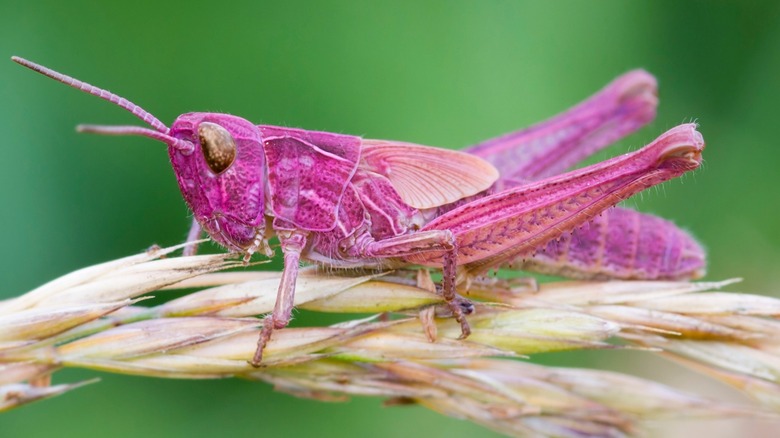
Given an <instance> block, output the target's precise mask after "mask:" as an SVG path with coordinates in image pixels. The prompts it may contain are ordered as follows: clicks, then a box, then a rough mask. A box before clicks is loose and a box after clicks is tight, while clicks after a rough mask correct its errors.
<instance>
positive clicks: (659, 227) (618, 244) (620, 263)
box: [504, 208, 705, 280]
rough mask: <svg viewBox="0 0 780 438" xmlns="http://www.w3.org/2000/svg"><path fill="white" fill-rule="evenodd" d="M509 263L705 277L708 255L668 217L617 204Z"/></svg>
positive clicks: (587, 272)
mask: <svg viewBox="0 0 780 438" xmlns="http://www.w3.org/2000/svg"><path fill="white" fill-rule="evenodd" d="M504 267H507V268H510V269H521V270H529V271H534V272H540V273H544V274H551V275H560V276H564V277H569V278H580V279H607V278H616V279H627V280H628V279H634V280H640V279H641V280H660V279H669V280H672V279H674V280H678V279H694V278H699V277H701V276H703V275H704V269H705V253H704V250H703V249H702V247H701V245H699V243H698V242H696V241H695V240H694V239H693V238H692V237H691V236H690V235H688V234H687V233H686V232H684V231H682V230H680V229H679V228H678V227H676V226H675V225H674V224H673V223H671V222H669V221H667V220H664V219H661V218H659V217H656V216H651V215H648V214H642V213H638V212H636V211H633V210H627V209H622V208H613V209H610V210H607V211H605V212H604V213H603V214H601V215H600V216H597V217H595V218H594V219H592V220H591V221H590V222H588V223H587V224H586V225H584V226H583V227H581V228H578V229H576V230H575V231H573V232H571V233H566V234H564V235H563V236H562V237H561V238H560V239H559V240H557V241H553V242H550V243H549V244H547V246H546V247H544V249H542V250H540V251H538V252H537V253H536V254H535V255H534V256H533V257H526V258H525V259H523V258H520V257H518V258H517V259H515V260H513V261H512V262H511V263H508V264H507V265H506V266H504Z"/></svg>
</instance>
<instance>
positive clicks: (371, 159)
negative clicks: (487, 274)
mask: <svg viewBox="0 0 780 438" xmlns="http://www.w3.org/2000/svg"><path fill="white" fill-rule="evenodd" d="M362 166H363V167H365V168H367V169H369V170H372V171H374V172H376V173H379V174H381V175H384V176H385V177H387V179H389V180H390V183H391V184H392V185H393V188H395V190H396V191H397V192H398V195H399V196H401V199H403V201H404V202H405V203H406V204H408V205H410V206H411V207H414V208H418V209H426V208H434V207H438V206H441V205H445V204H449V203H451V202H455V201H457V200H459V199H462V198H465V197H468V196H472V195H476V194H477V193H479V192H481V191H483V190H486V189H487V188H489V187H490V186H491V185H492V184H493V183H494V182H496V180H497V179H498V170H496V168H495V167H493V165H492V164H490V163H488V162H487V161H485V160H483V159H481V158H478V157H476V156H474V155H470V154H466V153H463V152H458V151H451V150H448V149H440V148H434V147H429V146H420V145H416V144H411V143H402V142H394V141H385V140H363V150H362Z"/></svg>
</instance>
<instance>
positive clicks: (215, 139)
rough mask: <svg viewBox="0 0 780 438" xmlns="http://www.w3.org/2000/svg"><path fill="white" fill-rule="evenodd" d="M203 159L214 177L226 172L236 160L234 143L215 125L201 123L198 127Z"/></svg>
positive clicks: (227, 133) (224, 130)
mask: <svg viewBox="0 0 780 438" xmlns="http://www.w3.org/2000/svg"><path fill="white" fill-rule="evenodd" d="M198 137H199V138H200V145H201V149H202V150H203V157H204V158H205V159H206V164H208V165H209V169H211V171H212V172H214V173H215V174H216V175H219V174H220V173H222V172H224V171H226V170H227V169H228V167H230V165H231V164H233V161H235V159H236V142H235V141H234V140H233V136H232V135H230V133H229V132H228V131H227V129H225V128H223V127H221V126H219V125H217V124H216V123H210V122H202V123H201V124H200V125H198Z"/></svg>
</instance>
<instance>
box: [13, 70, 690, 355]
mask: <svg viewBox="0 0 780 438" xmlns="http://www.w3.org/2000/svg"><path fill="white" fill-rule="evenodd" d="M14 60H15V61H16V62H19V63H20V64H23V65H25V66H27V67H29V68H32V69H33V70H36V71H38V72H41V73H43V74H45V75H47V76H50V77H52V78H54V79H57V80H59V81H61V82H64V83H66V84H68V85H71V86H74V87H76V88H79V89H82V90H84V91H87V92H89V93H91V94H95V95H97V96H100V97H102V98H104V99H106V100H109V101H111V102H114V103H116V104H117V105H119V106H121V107H123V108H125V109H127V110H128V111H131V112H132V113H133V114H135V115H136V116H138V117H139V118H141V119H142V120H143V121H145V122H146V123H148V124H149V125H151V127H152V128H154V129H148V128H142V127H135V126H116V127H111V126H109V127H106V126H83V127H81V129H82V130H83V131H88V132H96V133H103V134H115V135H126V134H136V135H144V136H147V137H151V138H154V139H157V140H161V141H163V142H165V143H166V144H168V146H169V154H170V158H171V163H172V165H173V169H174V172H175V174H176V179H177V181H178V184H179V187H180V189H181V191H182V194H183V196H184V199H185V201H186V202H187V204H188V205H189V207H190V208H191V209H192V211H193V212H194V214H195V220H196V222H195V224H194V226H193V230H192V231H191V233H190V239H195V238H197V236H198V235H199V234H200V227H202V228H203V229H205V231H206V232H208V234H209V235H210V236H211V237H212V238H213V239H214V240H215V241H217V242H218V243H220V244H222V245H223V246H225V247H226V248H228V249H230V250H232V251H237V252H242V253H244V254H245V257H246V259H247V260H248V258H249V256H251V255H252V254H253V253H254V252H257V251H260V252H262V253H265V254H266V255H269V256H270V255H271V254H272V253H273V252H272V251H271V250H270V248H269V247H268V239H269V238H271V237H273V236H277V237H278V238H279V241H280V244H281V249H282V252H283V253H284V263H285V268H284V272H283V275H282V280H281V282H280V286H279V292H278V297H277V302H276V307H275V309H274V312H273V314H272V315H270V316H269V317H268V318H266V319H265V322H264V330H263V334H262V335H261V338H260V340H259V342H258V351H257V354H256V355H255V357H254V359H253V360H252V363H253V364H255V365H257V364H259V363H260V360H261V358H262V350H263V348H264V346H265V344H266V342H267V341H268V339H269V338H270V336H271V332H272V331H273V329H274V328H281V327H284V326H285V325H287V323H288V321H289V319H290V313H291V310H292V307H293V295H294V290H295V282H296V278H297V271H298V264H299V261H300V259H301V258H304V259H308V260H312V261H316V262H319V263H325V264H328V265H331V266H336V267H350V266H361V267H399V266H407V265H410V264H417V265H423V266H430V267H441V268H442V270H443V281H442V293H443V295H444V298H445V299H446V301H447V303H448V304H449V306H450V309H451V310H452V313H453V314H454V316H455V318H456V319H457V320H458V321H459V322H460V323H461V326H462V328H463V335H464V336H466V335H468V333H469V328H468V324H467V323H466V320H465V318H464V316H463V308H462V307H461V306H460V303H459V302H458V301H457V300H456V295H455V287H456V285H457V284H461V285H464V287H467V285H468V279H469V278H472V277H473V276H477V275H482V274H484V273H485V272H486V271H488V270H490V269H496V268H499V267H507V266H508V267H522V268H529V267H530V268H534V269H536V270H539V271H542V272H547V273H557V274H563V275H570V276H575V277H618V278H646V279H656V278H691V277H696V276H699V275H701V273H702V271H703V267H704V252H703V251H702V249H701V247H700V246H699V245H698V244H697V243H696V242H695V241H694V240H693V239H692V238H691V237H690V236H688V235H687V234H686V233H684V232H682V231H680V230H679V229H678V228H676V227H675V226H674V225H673V224H671V223H670V222H667V221H664V220H662V219H658V218H654V217H652V216H648V215H643V214H640V213H637V212H633V211H630V210H620V209H614V210H610V207H612V206H614V205H615V204H617V203H619V202H620V201H622V200H623V199H625V198H627V197H629V196H632V195H633V194H635V193H637V192H640V191H642V190H644V189H646V188H648V187H651V186H653V185H656V184H659V183H662V182H664V181H666V180H669V179H671V178H674V177H677V176H679V175H681V174H683V173H685V172H687V171H689V170H693V169H695V168H697V167H698V166H699V165H700V163H701V152H702V150H703V148H704V141H703V139H702V137H701V135H700V134H699V133H698V132H697V131H696V126H695V125H693V124H688V125H680V126H678V127H676V128H673V129H671V130H669V131H668V132H666V133H665V134H663V135H661V136H660V137H659V138H658V139H656V140H655V141H654V142H652V143H650V144H649V145H647V146H646V147H644V148H642V149H640V150H637V151H636V152H633V153H630V154H625V155H623V156H620V157H616V158H613V159H611V160H608V161H605V162H602V163H598V164H595V165H592V166H588V167H586V168H583V169H579V170H575V171H571V172H568V173H561V172H563V170H564V169H566V168H568V167H569V166H571V165H572V164H574V163H576V162H578V161H579V160H581V159H582V158H585V157H586V156H588V155H590V154H592V153H593V152H595V151H597V150H599V149H601V148H603V147H604V146H606V145H608V144H609V143H610V142H612V141H614V140H616V139H618V138H620V137H622V136H624V135H626V134H628V133H630V132H632V131H634V130H636V129H637V128H639V127H641V126H642V125H644V124H645V123H647V122H648V121H649V120H651V119H652V118H653V116H654V115H655V107H656V104H657V100H656V98H655V87H656V84H655V80H654V79H653V78H652V76H650V75H649V74H647V73H645V72H642V71H634V72H629V73H628V74H626V75H623V76H622V77H620V78H618V79H617V80H615V81H613V82H612V83H611V84H609V85H608V86H607V87H605V88H604V89H603V90H602V91H600V92H599V93H597V94H596V95H594V96H593V97H591V98H590V99H588V100H586V101H584V102H583V103H581V104H580V105H578V106H576V107H574V108H573V109H571V110H569V111H568V112H566V113H563V114H561V115H559V116H557V117H554V118H552V119H550V120H548V121H546V122H544V123H541V124H539V125H537V126H534V127H531V128H529V129H526V130H523V131H518V132H514V133H511V134H507V135H505V136H501V137H498V138H495V139H492V140H488V141H486V142H484V143H481V144H479V145H476V146H474V147H472V148H470V149H468V150H467V152H469V153H464V152H455V151H450V150H445V149H437V148H430V147H425V146H419V145H414V144H409V143H402V142H396V141H382V140H365V139H361V138H360V137H355V136H349V135H340V134H332V133H327V132H317V131H307V130H301V129H290V128H281V127H275V126H266V125H259V126H257V125H254V124H252V123H251V122H249V121H247V120H245V119H242V118H240V117H236V116H231V115H226V114H217V113H187V114H183V115H181V116H180V117H178V118H177V119H176V121H174V123H173V125H172V126H171V128H170V129H169V128H167V127H166V126H165V125H164V124H163V123H162V122H160V121H159V120H157V119H156V118H154V116H152V115H151V114H149V113H147V112H146V111H144V110H142V109H141V108H139V107H137V106H136V105H134V104H132V103H131V102H129V101H127V100H125V99H123V98H120V97H119V96H117V95H114V94H112V93H109V92H107V91H105V90H102V89H99V88H96V87H93V86H91V85H89V84H86V83H83V82H81V81H78V80H76V79H73V78H71V77H68V76H65V75H62V74H60V73H57V72H54V71H52V70H49V69H47V68H45V67H42V66H40V65H37V64H34V63H31V62H29V61H26V60H22V59H20V58H14ZM602 213H605V214H604V215H602V216H599V215H601V214H602ZM534 254H538V255H537V257H536V258H533V256H534Z"/></svg>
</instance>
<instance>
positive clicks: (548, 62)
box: [0, 0, 780, 437]
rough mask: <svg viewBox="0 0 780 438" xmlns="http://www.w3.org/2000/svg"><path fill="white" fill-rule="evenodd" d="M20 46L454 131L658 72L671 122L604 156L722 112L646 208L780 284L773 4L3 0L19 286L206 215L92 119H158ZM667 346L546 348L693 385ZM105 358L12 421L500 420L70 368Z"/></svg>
mask: <svg viewBox="0 0 780 438" xmlns="http://www.w3.org/2000/svg"><path fill="white" fill-rule="evenodd" d="M11 55H20V56H24V57H27V58H29V59H32V60H35V61H37V62H40V63H43V64H45V65H47V66H49V67H52V68H54V69H57V70H59V71H62V72H64V73H67V74H70V75H73V76H75V77H78V78H80V79H83V80H86V81H88V82H91V83H93V84H96V85H99V86H102V87H106V88H108V89H110V90H112V91H114V92H117V93H119V94H121V95H122V96H124V97H127V98H129V99H131V100H132V101H134V102H136V103H138V104H140V105H142V106H143V107H144V108H146V109H147V110H149V111H150V112H152V113H154V114H155V115H156V116H157V117H158V118H160V119H161V120H163V121H164V122H166V123H170V122H171V121H173V119H174V118H175V117H176V116H177V115H178V114H180V113H183V112H187V111H218V112H229V113H232V114H236V115H241V116H243V117H245V118H247V119H249V120H253V121H256V122H257V123H265V124H279V125H286V126H296V127H304V128H309V129H318V130H327V131H334V132H341V133H351V134H358V135H364V136H367V137H373V138H392V139H399V140H406V141H412V142H417V143H422V144H429V145H436V146H447V147H453V148H461V147H464V146H466V145H469V144H472V143H475V142H477V141H479V140H482V139H485V138H488V137H491V136H495V135H497V134H501V133H504V132H507V131H510V130H514V129H516V128H519V127H522V126H526V125H529V124H532V123H534V122H536V121H539V120H542V119H543V118H546V117H549V116H551V115H553V114H555V113H557V112H559V111H562V110H564V109H566V108H567V107H568V106H570V105H572V104H574V103H576V102H578V101H579V100H581V99H583V98H585V97H586V96H588V95H590V94H591V93H593V92H595V91H596V90H597V89H599V88H600V87H602V86H603V85H604V84H606V83H607V82H609V81H610V80H611V79H612V78H613V77H615V76H617V75H619V74H621V73H623V72H625V71H627V70H629V69H633V68H637V67H642V68H645V69H647V70H649V71H650V72H652V73H654V74H655V75H656V76H657V77H658V79H659V82H660V91H661V92H660V97H661V105H660V110H659V114H658V118H657V120H656V121H655V122H654V123H652V124H651V125H650V126H649V127H647V128H645V129H643V130H642V131H640V132H639V133H637V134H635V135H633V136H631V137H629V138H628V139H626V140H624V141H622V142H620V143H619V144H617V145H616V146H615V147H613V148H611V149H609V150H608V151H606V152H605V153H604V154H602V155H601V157H607V156H612V155H616V154H619V153H623V152H625V151H627V150H633V149H636V148H638V147H640V146H641V145H643V144H645V143H647V142H649V141H650V140H652V139H653V138H655V137H656V136H657V135H658V134H660V133H661V132H663V131H665V130H666V129H668V128H670V127H672V126H674V125H677V124H679V123H682V122H689V121H691V120H695V121H697V122H698V123H700V125H701V131H702V132H703V134H704V136H705V139H706V140H707V150H706V151H705V160H706V161H705V165H704V167H703V169H701V170H699V171H697V172H696V173H695V174H694V175H689V176H686V177H684V178H682V179H681V180H680V181H674V182H671V183H667V184H665V185H664V186H663V187H662V188H660V189H656V190H650V191H649V192H648V193H647V194H645V195H643V196H641V198H639V199H637V200H634V201H631V205H633V206H636V208H638V209H640V210H643V211H648V212H653V213H657V214H660V215H662V216H664V217H667V218H670V219H673V220H675V221H676V222H677V223H678V224H680V225H681V226H683V227H685V228H688V229H690V230H692V231H693V233H694V234H695V235H696V236H698V238H699V239H700V240H701V241H702V242H703V243H704V245H705V246H706V247H707V248H708V250H709V253H710V268H709V274H708V278H709V279H723V278H729V277H744V279H745V280H744V282H743V283H742V284H740V285H738V286H736V287H734V288H732V289H733V290H745V291H750V292H760V293H767V294H777V293H778V292H780V287H779V286H780V269H778V265H779V262H780V227H778V213H780V202H778V199H779V198H780V197H779V196H778V190H779V189H778V184H779V183H780V175H779V171H778V166H779V165H780V142H779V141H778V126H779V123H780V122H778V119H779V118H780V112H779V111H778V109H777V108H778V102H780V3H778V2H776V1H773V0H769V1H758V0H755V1H751V2H723V1H685V2H682V1H675V0H667V1H652V2H650V1H632V2H627V1H591V2H583V1H576V0H569V1H556V2H528V1H518V0H515V1H508V0H507V1H468V0H439V1H419V0H417V1H410V0H403V1H392V2H364V1H359V0H340V1H330V2H314V1H284V2H280V1H257V0H254V1H243V2H231V1H222V2H213V1H200V0H191V1H187V2H175V1H171V2H159V1H149V0H139V1H135V2H121V3H119V2H117V3H109V2H99V1H86V0H71V1H67V2H61V1H54V0H51V1H15V0H0V132H1V133H2V134H3V136H2V142H0V151H2V153H0V157H2V159H1V160H0V161H1V162H2V166H0V229H2V230H3V235H2V245H0V248H1V250H0V251H1V252H0V279H1V280H2V283H0V284H1V286H0V297H11V296H15V295H18V294H21V293H23V292H24V291H26V290H29V289H30V288H33V287H35V286H37V285H39V284H41V283H43V282H45V281H47V280H49V279H52V278H54V277H55V276H58V275H61V274H64V273H66V272H69V271H71V270H74V269H76V268H79V267H83V266H86V265H90V264H93V263H97V262H101V261H105V260H108V259H113V258H117V257H121V256H125V255H129V254H132V253H136V252H138V251H141V250H143V249H145V248H147V247H148V246H149V245H151V244H153V243H157V244H160V245H170V244H175V243H179V242H181V241H182V240H183V239H184V237H185V235H186V232H187V229H188V227H189V220H190V219H189V214H188V212H187V210H186V208H185V206H184V204H183V202H182V200H181V198H180V195H179V193H178V189H177V187H176V184H175V181H174V178H173V174H172V171H171V169H170V167H169V164H168V163H167V156H166V152H165V149H164V147H163V145H162V144H160V143H156V142H152V141H150V140H147V139H142V138H131V137H126V138H113V137H112V138H108V137H99V136H89V135H79V134H76V133H75V132H74V129H73V127H74V126H75V125H76V124H78V123H85V122H86V123H103V124H127V123H132V124H137V123H138V122H137V120H136V119H134V118H133V117H132V116H130V115H129V114H127V113H125V112H124V111H122V110H120V109H118V108H116V107H113V106H111V105H109V104H108V103H105V102H103V101H101V100H99V99H97V98H94V97H90V96H87V95H85V94H82V93H78V92H76V91H75V90H72V89H68V88H67V87H65V86H64V85H61V84H58V83H55V82H54V81H51V80H49V79H45V78H43V77H41V76H39V75H37V74H34V73H32V72H30V71H27V70H25V69H23V68H21V67H19V66H17V65H15V64H13V63H12V62H11V61H10V60H9V57H10V56H11ZM304 316H306V315H304ZM646 356H647V355H642V354H641V353H635V354H633V355H632V354H629V353H626V352H619V353H618V354H614V353H610V354H607V353H603V352H596V353H594V354H584V355H583V354H578V355H558V356H553V357H546V358H543V360H546V361H548V362H549V363H558V364H576V365H586V366H601V367H616V368H621V367H623V369H631V367H634V369H636V370H637V372H638V373H640V374H641V373H645V374H648V373H649V374H651V375H653V373H655V375H654V377H659V378H662V379H666V380H667V381H671V382H677V383H680V384H683V383H686V382H687V381H688V378H681V377H679V376H680V374H678V373H677V371H678V370H676V369H674V368H671V369H667V368H658V369H655V368H654V367H651V368H653V369H652V370H650V371H648V370H647V366H646V365H647V364H648V363H654V362H652V361H651V360H650V359H648V358H647V357H646ZM643 365H645V367H644V368H643ZM643 369H644V371H643ZM659 370H667V371H659ZM668 370H671V371H668ZM96 374H97V375H99V376H100V377H101V378H102V382H101V383H99V384H97V385H92V386H89V387H86V388H82V389H79V390H77V391H76V392H73V393H70V394H68V395H65V396H63V397H59V398H56V399H53V400H49V401H44V402H41V403H36V404H34V405H31V406H28V407H25V408H23V409H20V410H17V411H13V412H10V413H7V414H3V415H2V416H0V435H2V436H26V437H35V436H53V435H54V436H75V435H78V436H84V437H88V436H104V435H107V434H109V435H111V436H115V437H124V436H142V435H147V434H149V435H151V434H154V435H161V436H201V435H210V434H215V435H216V434H224V433H229V434H231V435H233V436H249V435H261V436H264V435H271V434H281V436H287V435H292V434H300V435H301V436H311V435H315V434H316V435H317V436H321V437H327V436H365V435H371V436H374V437H396V436H449V437H460V436H475V435H481V436H489V435H490V432H487V431H485V430H484V429H481V428H479V427H477V426H474V425H471V424H468V423H465V422H462V421H457V420H453V419H449V418H445V417H440V416H438V415H437V414H434V413H431V412H427V411H425V410H424V409H422V408H415V407H409V408H392V409H390V408H387V409H383V408H381V406H380V404H381V403H380V401H378V400H373V399H357V400H353V401H351V402H349V403H346V404H323V403H317V402H312V401H306V400H298V399H294V398H292V397H289V396H286V395H281V394H276V393H274V392H273V391H272V390H271V388H269V387H268V386H266V385H263V384H258V383H248V382H243V381H236V380H226V381H204V382H200V381H197V382H191V381H162V380H156V381H155V380H151V379H144V378H138V377H124V376H114V375H104V374H99V373H95V372H91V371H79V370H70V371H66V372H62V373H59V374H57V376H56V379H57V380H58V381H73V380H77V379H83V378H88V377H92V376H95V375H96ZM659 374H660V375H659ZM682 380H684V381H685V382H682ZM637 396H641V395H637ZM730 430H731V429H728V428H726V429H722V428H721V429H719V430H718V432H720V433H726V434H728V433H731V432H729V431H730ZM714 436H717V435H714ZM723 436H727V435H723Z"/></svg>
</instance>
